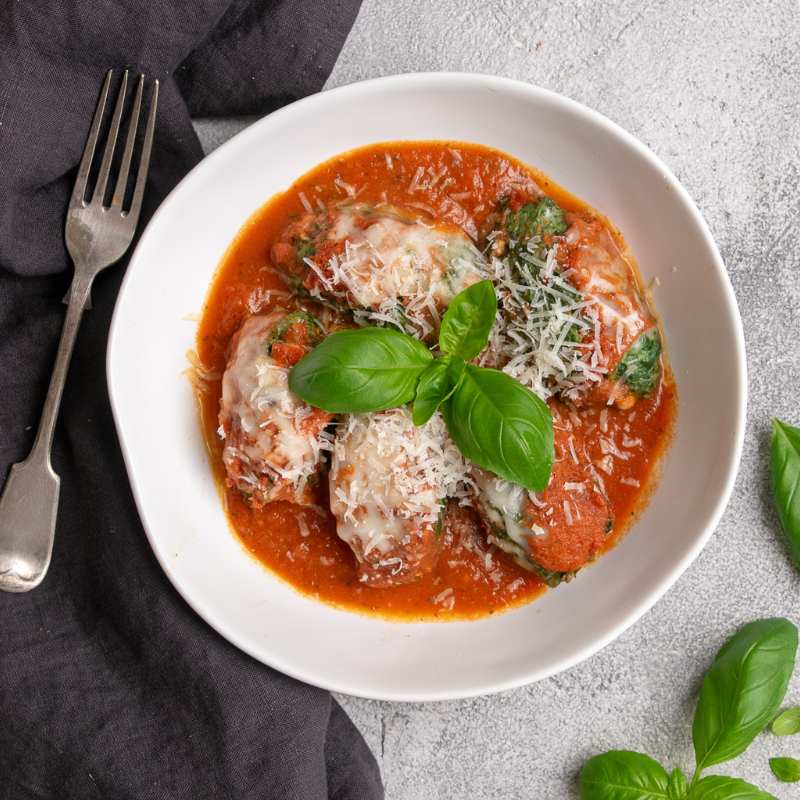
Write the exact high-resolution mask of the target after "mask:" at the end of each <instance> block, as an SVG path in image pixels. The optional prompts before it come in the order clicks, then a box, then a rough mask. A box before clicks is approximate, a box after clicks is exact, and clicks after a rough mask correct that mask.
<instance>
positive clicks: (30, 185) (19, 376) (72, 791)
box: [0, 0, 382, 800]
mask: <svg viewBox="0 0 800 800" xmlns="http://www.w3.org/2000/svg"><path fill="white" fill-rule="evenodd" d="M358 5H359V2H358V0H334V1H333V2H331V1H329V2H325V3H322V2H317V0H242V1H241V2H239V1H238V0H195V1H194V2H181V0H173V1H172V2H170V0H160V1H159V2H152V3H148V2H141V1H137V0H126V2H122V1H118V2H110V0H109V1H108V2H102V1H101V0H73V2H34V0H8V1H7V2H5V3H2V4H0V481H3V480H4V479H5V475H6V473H7V470H8V467H9V466H10V464H11V463H12V462H14V461H18V460H20V459H22V458H23V457H24V456H25V455H26V454H27V452H28V449H29V447H30V445H31V443H32V439H33V435H34V433H35V427H36V424H37V421H38V416H39V412H40V409H41V405H42V401H43V397H44V393H45V391H46V387H47V381H48V379H49V374H50V369H51V366H52V363H53V358H54V353H55V348H56V344H57V341H58V336H59V333H60V327H61V322H62V319H63V310H64V308H63V306H62V305H61V302H60V301H61V298H62V297H63V295H64V293H65V291H66V289H67V287H68V285H69V280H70V275H71V267H70V265H69V262H68V259H67V256H66V252H65V249H64V240H63V227H64V216H65V210H66V207H67V199H68V196H69V193H70V191H71V187H72V181H73V178H74V174H75V167H76V165H77V163H78V161H79V160H80V156H81V152H82V149H83V145H84V140H85V136H86V132H87V129H88V125H89V122H90V120H91V116H92V112H93V109H94V105H95V102H96V100H97V95H98V91H99V87H100V84H101V81H102V79H103V76H104V74H105V71H106V70H107V69H108V68H109V67H112V66H125V65H130V66H133V67H136V68H137V69H139V70H141V71H143V72H144V73H146V74H147V75H149V76H152V77H158V78H160V79H161V81H162V91H161V101H160V104H159V118H158V124H157V129H156V141H155V149H154V154H153V161H152V167H151V173H150V181H149V184H148V190H147V193H146V199H145V210H144V213H143V219H142V223H141V224H140V230H141V228H142V227H143V225H144V223H145V222H146V221H147V218H148V217H149V216H150V215H151V214H152V212H153V211H154V209H155V208H156V207H157V206H158V204H159V202H160V201H161V200H162V199H163V198H164V196H165V195H166V193H167V192H168V191H169V190H170V189H171V188H172V187H173V186H174V185H175V184H176V183H177V181H178V180H179V179H180V178H181V177H182V176H183V175H184V174H185V173H186V172H187V171H188V170H189V169H190V168H191V167H192V166H193V165H194V164H195V163H196V162H197V161H199V160H200V158H201V157H202V153H201V149H200V145H199V142H198V140H197V137H196V136H195V134H194V131H193V130H192V126H191V123H190V118H191V116H193V115H216V114H263V113H266V112H268V111H270V110H272V109H274V108H277V107H278V106H280V105H283V104H285V103H287V102H289V101H291V100H294V99H296V98H298V97H301V96H303V95H306V94H309V93H311V92H314V91H317V90H319V89H320V88H321V86H322V84H323V82H324V80H325V78H326V77H327V75H328V73H329V71H330V70H331V68H332V67H333V64H334V62H335V59H336V57H337V55H338V53H339V50H340V48H341V46H342V44H343V42H344V40H345V37H346V35H347V32H348V31H349V29H350V26H351V25H352V23H353V20H354V19H355V15H356V13H357V10H358ZM218 201H219V202H224V198H218ZM124 269H125V265H124V264H120V265H117V266H115V267H112V268H111V269H110V270H108V271H106V272H105V273H103V274H102V275H101V276H100V278H99V279H98V281H97V283H96V285H95V290H94V292H93V305H94V308H93V310H91V311H89V312H88V313H87V314H86V316H85V318H84V321H83V326H82V329H81V332H80V335H79V338H78V342H77V346H76V350H75V355H74V358H73V363H72V368H71V371H70V375H69V380H68V382H67V386H66V390H65V392H64V401H63V406H62V413H61V417H60V422H59V425H58V428H57V431H56V439H55V451H54V464H55V468H56V471H57V472H58V473H60V475H61V478H62V484H61V486H62V488H61V504H60V510H59V516H58V527H57V535H56V542H55V551H54V554H53V563H52V566H51V568H50V573H49V575H48V577H47V579H46V581H45V582H44V584H43V585H42V586H41V587H39V588H38V589H36V590H35V591H33V592H31V593H29V594H22V595H9V594H2V593H0V797H2V798H51V797H52V798H59V800H65V798H114V800H122V799H123V798H137V799H138V798H192V800H198V799H199V798H256V797H257V798H262V799H267V800H269V799H270V798H281V800H286V799H287V798H302V799H303V800H316V799H317V798H325V797H328V798H337V800H351V799H352V800H355V799H356V798H358V800H364V799H366V800H370V799H371V798H378V797H381V796H382V789H381V786H380V778H379V775H378V771H377V767H376V764H375V761H374V759H373V758H372V755H371V754H370V752H369V750H368V749H367V747H366V746H365V744H364V742H363V740H362V739H361V737H360V735H359V734H358V732H357V731H356V729H355V728H354V726H353V725H352V723H351V722H350V720H349V719H348V718H347V716H346V715H345V714H344V712H343V711H342V710H341V708H340V707H339V706H338V705H337V704H336V703H335V702H334V701H333V700H332V699H331V697H330V695H329V694H328V693H327V692H324V691H321V690H318V689H314V688H312V687H310V686H306V685H304V684H301V683H298V682H297V681H294V680H292V679H290V678H287V677H285V676H283V675H281V674H279V673H277V672H274V671H272V670H270V669H268V668H266V667H264V666H262V665H261V664H259V663H257V662H256V661H254V660H253V659H251V658H249V657H248V656H246V655H244V654H242V653H240V652H239V651H238V650H237V649H236V648H234V647H233V646H232V645H229V644H228V643H227V642H226V641H225V640H223V639H222V638H221V637H219V636H218V635H217V634H216V633H214V632H213V631H212V630H211V629H210V628H209V627H208V626H207V625H206V624H205V623H204V622H203V621H202V620H201V619H200V618H199V617H197V616H196V615H195V614H194V613H193V612H192V611H191V610H190V609H189V607H188V606H187V605H186V604H185V603H184V602H183V600H182V599H181V598H180V597H179V596H178V594H177V593H176V592H175V591H174V590H173V588H172V587H171V585H170V584H169V583H168V581H167V579H166V578H165V576H164V575H163V573H162V572H161V570H160V568H159V566H158V565H157V563H156V561H155V558H154V556H153V554H152V552H151V551H150V548H149V546H148V544H147V541H146V539H145V537H144V534H143V531H142V529H141V525H140V523H139V519H138V516H137V513H136V508H135V506H134V503H133V501H132V497H131V493H130V490H129V487H128V482H127V478H126V475H125V469H124V466H123V463H122V458H121V455H120V451H119V447H118V444H117V440H116V434H115V431H114V427H113V423H112V418H111V411H110V408H109V404H108V398H107V393H106V381H105V368H104V362H105V351H106V336H107V332H108V325H109V321H110V318H111V313H112V310H113V306H114V300H115V298H116V295H117V290H118V288H119V284H120V281H121V279H122V275H123V273H124ZM153 291H158V287H157V286H154V287H153ZM153 389H154V390H155V387H153ZM147 390H148V387H142V391H147ZM164 490H165V491H169V487H168V486H165V487H164ZM186 502H191V498H186ZM324 657H325V655H324V653H321V654H320V658H324Z"/></svg>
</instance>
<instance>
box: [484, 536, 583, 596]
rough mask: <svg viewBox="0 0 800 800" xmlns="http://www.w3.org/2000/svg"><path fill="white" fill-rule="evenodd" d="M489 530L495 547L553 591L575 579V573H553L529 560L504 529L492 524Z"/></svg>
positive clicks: (529, 556) (527, 553) (523, 550)
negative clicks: (565, 582)
mask: <svg viewBox="0 0 800 800" xmlns="http://www.w3.org/2000/svg"><path fill="white" fill-rule="evenodd" d="M490 528H491V530H492V535H493V536H494V538H495V539H496V540H497V546H498V547H499V548H500V549H501V550H504V551H505V552H506V553H508V554H509V555H511V556H512V557H513V559H514V561H516V562H517V564H519V565H520V566H521V567H523V568H524V569H527V570H528V571H529V572H533V573H534V574H535V575H537V576H538V577H539V578H541V579H542V580H543V581H544V582H545V583H546V584H547V585H548V586H549V587H550V588H551V589H554V588H555V587H556V586H558V585H559V584H560V583H563V582H564V581H571V580H572V579H573V578H574V577H575V574H576V573H575V572H554V571H553V570H549V569H547V568H546V567H543V566H542V565H541V564H540V563H539V562H538V561H535V560H534V559H533V558H531V554H530V553H529V552H528V551H527V550H525V549H524V548H523V547H522V546H521V545H519V544H517V543H516V542H515V541H514V540H513V539H512V538H511V537H510V536H509V535H508V533H507V532H506V529H505V528H503V527H501V526H499V525H495V524H494V523H491V524H490Z"/></svg>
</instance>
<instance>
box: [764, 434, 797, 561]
mask: <svg viewBox="0 0 800 800" xmlns="http://www.w3.org/2000/svg"><path fill="white" fill-rule="evenodd" d="M771 451H772V452H771V458H770V472H771V473H772V495H773V497H774V499H775V508H776V509H777V511H778V518H779V519H780V521H781V527H782V528H783V532H784V533H785V534H786V540H787V542H788V544H789V553H790V555H791V557H792V561H793V562H794V565H795V566H796V567H797V568H798V569H800V428H793V427H792V426H791V425H787V424H786V423H785V422H781V420H779V419H775V420H773V421H772V444H771Z"/></svg>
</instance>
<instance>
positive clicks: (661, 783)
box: [580, 750, 670, 800]
mask: <svg viewBox="0 0 800 800" xmlns="http://www.w3.org/2000/svg"><path fill="white" fill-rule="evenodd" d="M668 784H669V776H668V775H667V771H666V770H665V769H664V767H662V766H661V764H659V763H658V761H656V760H655V759H652V758H650V756H646V755H644V754H643V753H636V752H634V751H632V750H609V752H607V753H602V754H601V755H599V756H594V758H590V759H589V760H588V761H587V762H586V763H585V764H584V766H583V769H582V770H581V774H580V788H581V800H669V797H670V796H669V794H668Z"/></svg>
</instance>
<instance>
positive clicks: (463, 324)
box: [439, 281, 497, 361]
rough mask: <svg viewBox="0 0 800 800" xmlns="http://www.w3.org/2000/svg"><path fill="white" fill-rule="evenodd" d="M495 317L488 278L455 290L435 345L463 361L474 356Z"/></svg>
mask: <svg viewBox="0 0 800 800" xmlns="http://www.w3.org/2000/svg"><path fill="white" fill-rule="evenodd" d="M496 316H497V295H496V294H495V293H494V286H493V284H492V282H491V281H479V282H478V283H473V284H472V286H468V287H467V288H466V289H464V290H463V291H461V292H459V293H458V294H457V295H456V296H455V297H454V298H453V301H452V302H451V303H450V305H449V306H448V307H447V311H445V313H444V317H442V324H441V326H440V327H439V347H440V348H441V350H442V352H443V353H447V354H449V355H453V356H458V357H459V358H463V359H464V361H469V360H470V359H473V358H475V356H476V355H478V353H480V351H481V350H483V348H484V347H486V341H487V340H488V338H489V332H490V331H491V330H492V325H494V320H495V317H496Z"/></svg>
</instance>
